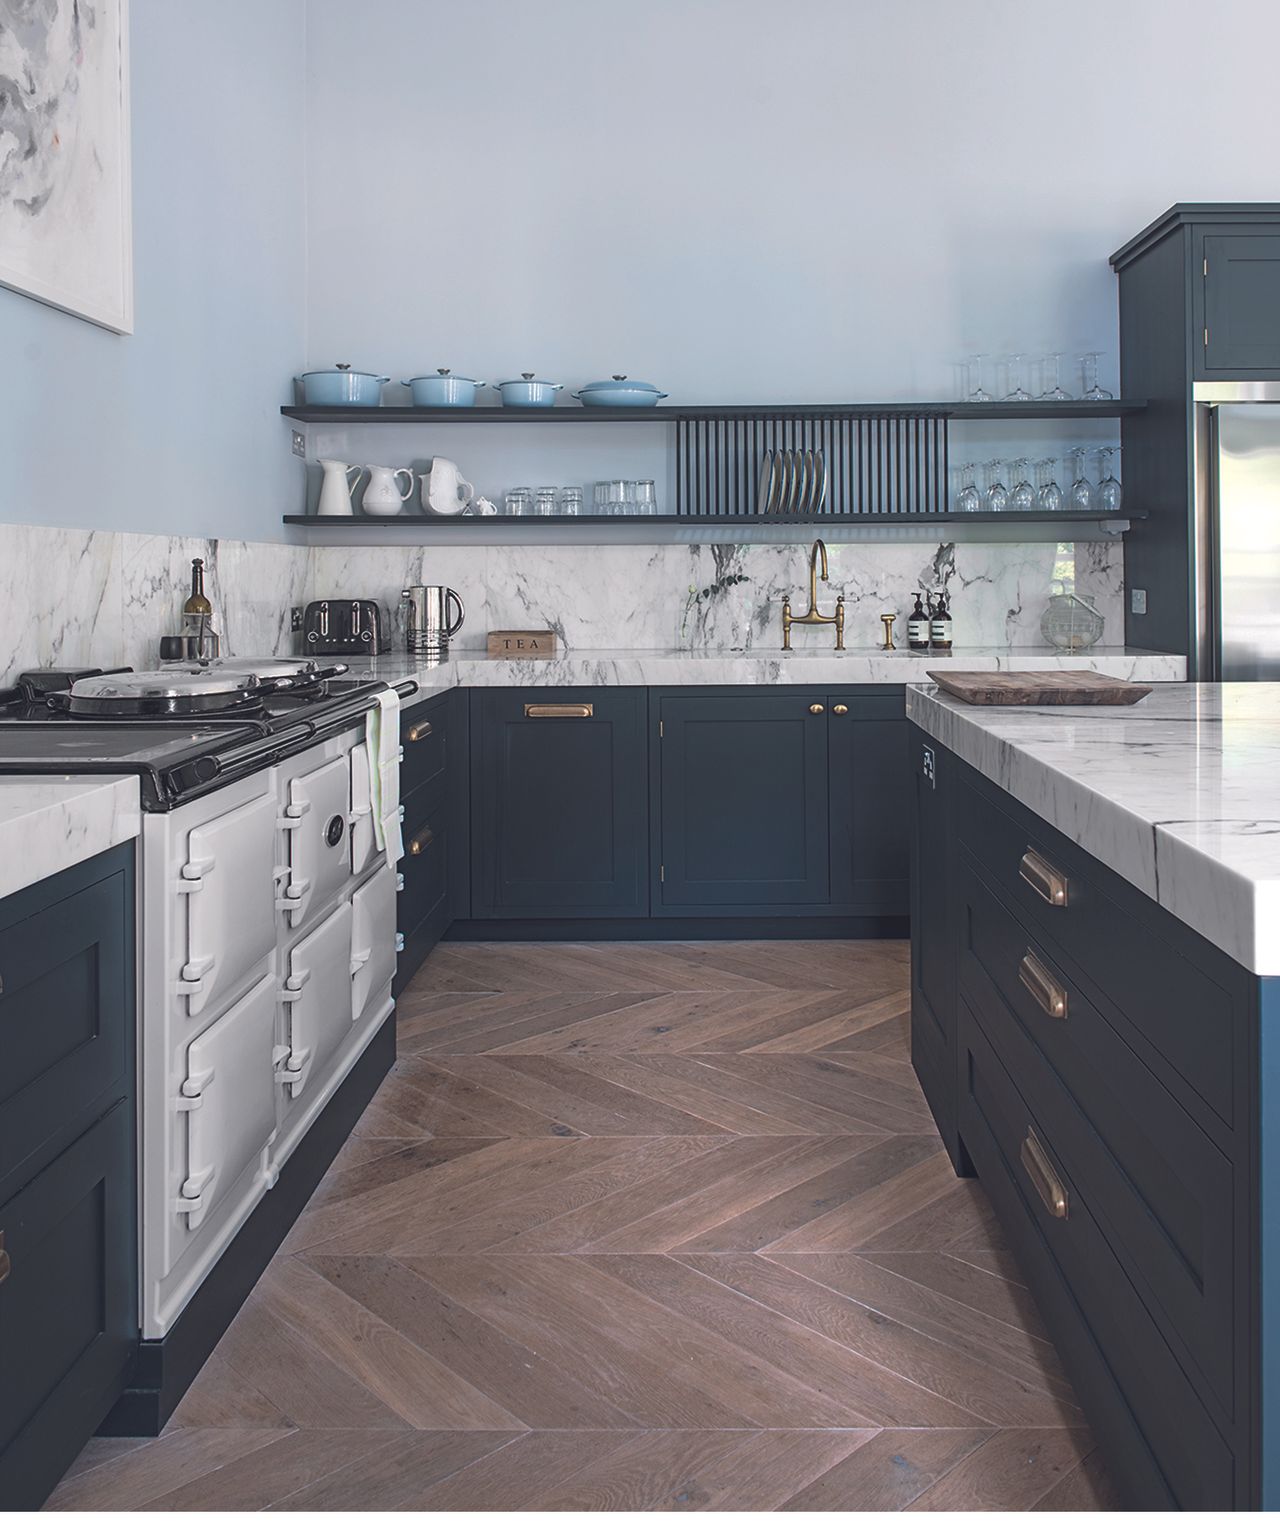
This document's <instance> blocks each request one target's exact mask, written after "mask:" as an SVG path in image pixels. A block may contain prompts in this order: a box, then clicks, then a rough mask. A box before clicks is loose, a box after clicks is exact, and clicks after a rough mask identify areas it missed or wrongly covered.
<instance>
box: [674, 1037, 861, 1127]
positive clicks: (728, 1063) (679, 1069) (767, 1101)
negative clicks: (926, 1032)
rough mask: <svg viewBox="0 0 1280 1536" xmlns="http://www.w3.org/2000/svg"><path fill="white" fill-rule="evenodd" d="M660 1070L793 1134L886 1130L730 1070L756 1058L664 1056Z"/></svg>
mask: <svg viewBox="0 0 1280 1536" xmlns="http://www.w3.org/2000/svg"><path fill="white" fill-rule="evenodd" d="M654 1059H655V1062H656V1063H657V1070H659V1071H662V1072H667V1073H669V1074H671V1075H672V1076H673V1077H677V1078H680V1079H682V1080H683V1081H684V1082H686V1083H689V1084H690V1085H691V1086H693V1087H694V1088H695V1089H698V1090H700V1091H703V1092H706V1093H708V1094H711V1095H713V1096H715V1097H716V1098H717V1099H728V1100H729V1101H730V1102H731V1103H737V1104H744V1105H746V1106H747V1107H748V1108H749V1109H752V1110H756V1111H759V1112H761V1113H764V1114H768V1115H771V1116H773V1117H775V1118H776V1119H777V1120H780V1121H782V1122H783V1123H785V1124H788V1125H790V1126H792V1127H793V1128H794V1132H793V1134H799V1135H809V1136H838V1135H842V1134H843V1135H846V1136H848V1135H875V1134H877V1133H881V1134H883V1128H882V1127H881V1126H880V1125H879V1124H878V1123H877V1122H876V1121H873V1120H868V1119H863V1118H861V1117H860V1116H858V1115H856V1114H854V1113H853V1112H852V1111H850V1110H849V1109H848V1107H847V1106H845V1107H842V1108H840V1109H831V1108H829V1107H828V1106H827V1105H825V1104H817V1103H814V1102H813V1101H812V1100H811V1099H807V1098H805V1097H803V1096H800V1095H797V1094H795V1093H787V1092H783V1091H782V1090H781V1089H779V1088H778V1087H777V1086H776V1085H775V1084H773V1083H770V1082H767V1081H765V1080H764V1079H763V1078H762V1076H761V1075H760V1074H759V1073H758V1072H757V1073H755V1074H754V1075H753V1076H748V1077H743V1076H741V1075H740V1074H737V1073H735V1072H733V1071H732V1070H731V1068H732V1066H733V1064H734V1063H735V1062H738V1061H743V1060H751V1061H754V1060H757V1059H759V1058H755V1057H742V1056H732V1055H721V1056H680V1055H672V1056H662V1057H660V1058H654Z"/></svg>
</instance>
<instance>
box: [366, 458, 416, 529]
mask: <svg viewBox="0 0 1280 1536" xmlns="http://www.w3.org/2000/svg"><path fill="white" fill-rule="evenodd" d="M401 475H403V476H404V477H405V479H406V480H407V481H408V482H409V488H408V490H407V491H405V492H404V493H403V494H401V491H400V476H401ZM413 483H414V481H413V471H412V470H411V469H388V468H387V467H386V465H385V464H370V466H369V483H368V485H366V486H365V488H364V500H363V501H362V502H361V503H360V504H361V506H362V507H363V508H364V509H365V511H366V512H369V513H372V514H373V515H374V516H377V517H388V516H393V515H394V514H395V513H397V512H399V511H400V510H401V509H402V508H403V506H404V504H405V502H406V501H408V499H409V498H410V496H412V495H413Z"/></svg>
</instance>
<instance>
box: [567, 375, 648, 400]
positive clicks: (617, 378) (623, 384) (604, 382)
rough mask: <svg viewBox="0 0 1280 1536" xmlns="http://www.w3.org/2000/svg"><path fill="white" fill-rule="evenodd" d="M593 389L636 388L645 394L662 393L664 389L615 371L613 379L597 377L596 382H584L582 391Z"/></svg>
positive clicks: (584, 392) (638, 391) (637, 391)
mask: <svg viewBox="0 0 1280 1536" xmlns="http://www.w3.org/2000/svg"><path fill="white" fill-rule="evenodd" d="M592 389H624V390H635V392H636V393H637V394H639V393H641V392H642V391H643V392H644V393H645V394H650V395H660V394H661V393H662V391H661V390H660V389H659V388H658V386H657V385H656V384H645V383H643V382H642V381H641V380H639V379H629V378H628V377H627V376H626V374H625V373H615V374H614V376H613V377H612V378H611V379H596V380H595V381H594V383H591V384H584V385H583V386H582V393H583V394H584V395H585V394H586V393H587V391H588V390H592Z"/></svg>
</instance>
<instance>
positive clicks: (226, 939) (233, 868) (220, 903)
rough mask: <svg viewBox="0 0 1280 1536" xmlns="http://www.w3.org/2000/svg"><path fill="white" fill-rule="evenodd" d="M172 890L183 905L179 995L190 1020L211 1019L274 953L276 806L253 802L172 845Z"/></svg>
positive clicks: (263, 798) (268, 800) (263, 799)
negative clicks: (178, 861)
mask: <svg viewBox="0 0 1280 1536" xmlns="http://www.w3.org/2000/svg"><path fill="white" fill-rule="evenodd" d="M178 847H179V850H180V851H179V855H178V856H179V858H181V857H182V854H183V852H185V854H186V859H185V862H184V863H183V864H182V866H181V868H180V870H179V880H178V889H179V891H181V892H183V893H184V894H185V895H186V898H187V942H186V954H185V956H181V957H180V960H181V963H180V969H179V977H178V992H179V995H185V997H186V1005H187V1013H188V1015H189V1016H190V1017H195V1016H197V1015H201V1014H203V1015H207V1016H209V1017H212V1015H213V1014H214V1013H216V1012H217V1010H218V1009H219V1008H220V1007H221V1006H222V1004H223V1003H224V1001H225V1000H226V999H227V998H229V997H234V996H235V995H236V993H237V992H243V991H244V988H245V982H246V981H247V980H249V979H251V978H252V977H253V976H254V975H259V976H261V975H264V974H265V973H266V971H267V970H268V968H269V966H270V962H271V954H272V951H273V949H274V948H275V923H276V917H275V892H276V886H275V876H276V868H275V860H276V799H275V795H274V793H268V794H263V795H258V796H256V797H255V798H254V799H252V800H249V801H247V802H246V803H245V804H244V805H240V806H237V807H236V808H235V810H232V811H227V812H225V813H224V814H223V815H221V816H217V817H215V818H214V819H213V820H212V821H206V822H203V823H202V824H200V825H199V826H195V827H192V828H191V830H190V831H189V832H188V833H187V835H186V839H185V848H184V847H183V842H182V839H181V838H180V839H179V842H178Z"/></svg>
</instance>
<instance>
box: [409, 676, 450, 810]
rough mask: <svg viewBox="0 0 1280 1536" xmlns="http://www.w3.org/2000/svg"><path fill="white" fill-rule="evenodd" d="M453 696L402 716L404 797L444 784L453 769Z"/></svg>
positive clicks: (440, 698) (447, 696) (435, 700)
mask: <svg viewBox="0 0 1280 1536" xmlns="http://www.w3.org/2000/svg"><path fill="white" fill-rule="evenodd" d="M452 699H453V695H452V694H442V695H441V696H440V697H439V698H438V699H431V700H429V701H428V702H427V703H426V704H420V705H419V706H418V707H417V709H411V710H406V711H405V712H404V714H403V715H402V716H401V717H400V746H401V748H402V749H403V751H404V761H403V762H402V763H401V764H400V798H401V800H404V799H405V797H406V796H408V795H411V794H412V793H413V792H414V790H417V789H427V788H428V787H430V786H432V785H434V784H436V783H440V784H443V783H444V775H445V773H446V772H447V770H448V766H449V716H450V714H451V712H452Z"/></svg>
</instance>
